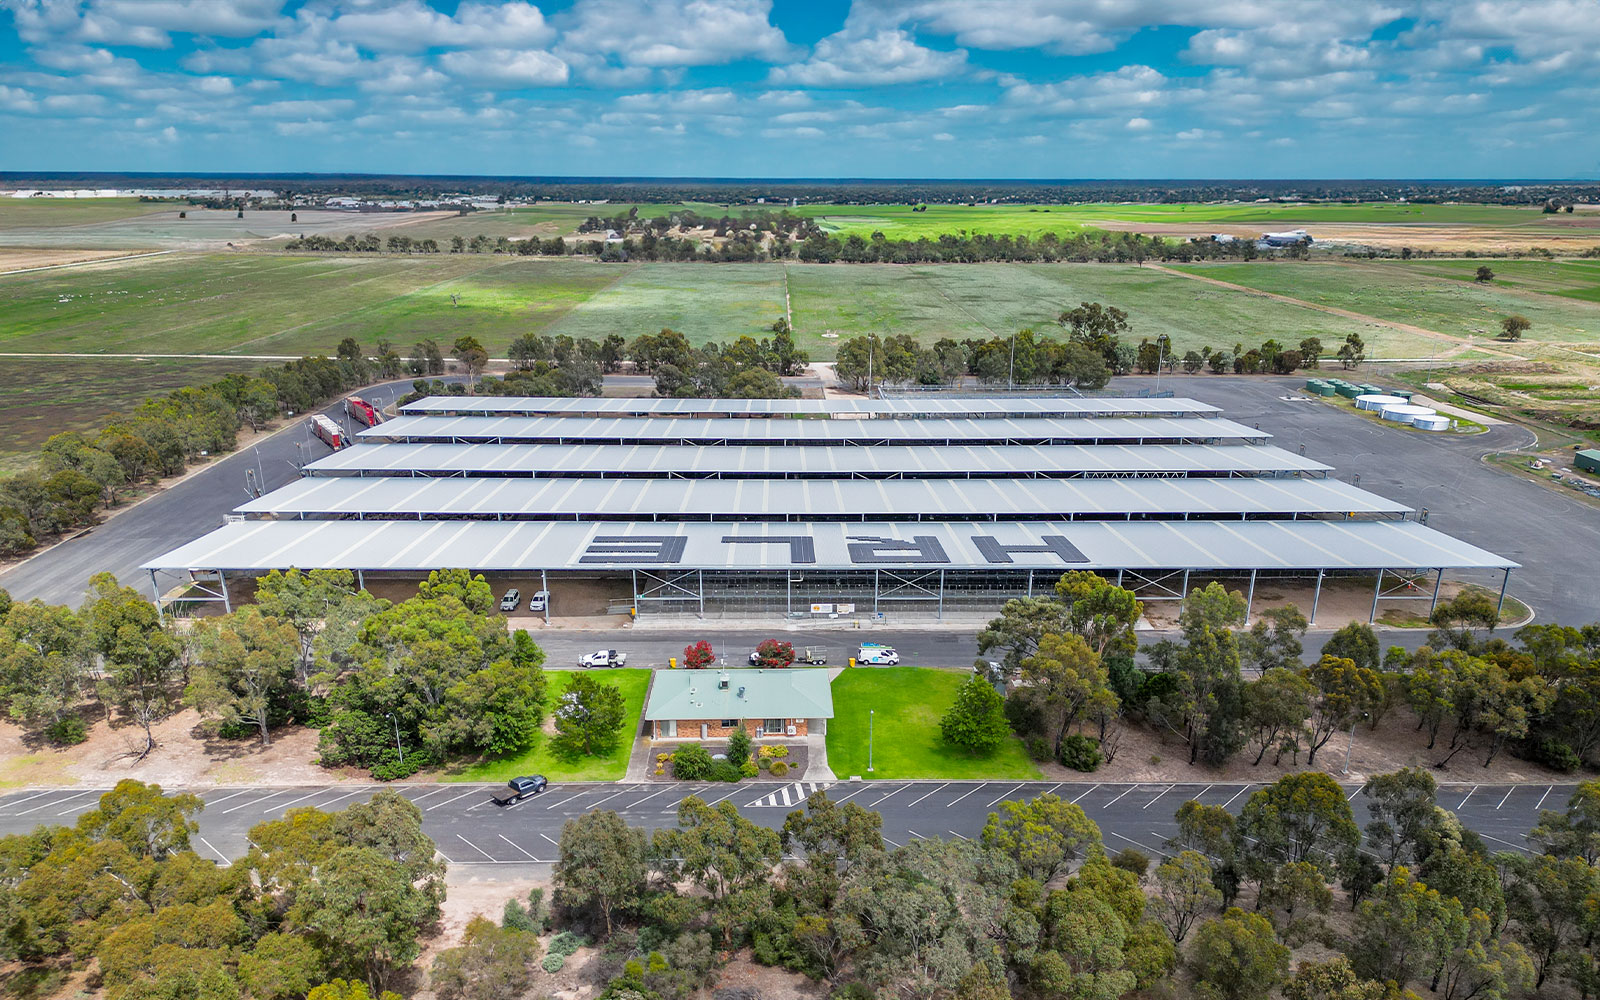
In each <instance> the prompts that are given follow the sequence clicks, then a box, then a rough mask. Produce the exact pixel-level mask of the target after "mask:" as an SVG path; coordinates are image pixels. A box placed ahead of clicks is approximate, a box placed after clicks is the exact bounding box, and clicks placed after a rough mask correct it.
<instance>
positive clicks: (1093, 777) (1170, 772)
mask: <svg viewBox="0 0 1600 1000" xmlns="http://www.w3.org/2000/svg"><path fill="white" fill-rule="evenodd" d="M1083 732H1084V733H1085V734H1086V735H1088V736H1097V735H1099V733H1098V730H1096V729H1095V728H1094V727H1092V726H1089V727H1085V728H1084V729H1083ZM1449 744H1450V724H1449V723H1448V722H1446V723H1445V724H1444V725H1443V726H1441V727H1440V729H1439V739H1438V742H1437V743H1436V744H1435V746H1434V748H1433V749H1432V750H1429V749H1428V736H1427V734H1426V733H1423V732H1418V731H1417V719H1416V716H1414V715H1412V714H1411V713H1410V712H1409V711H1408V710H1406V709H1405V708H1404V707H1396V708H1395V709H1393V710H1391V711H1390V712H1388V713H1387V714H1385V715H1384V717H1383V718H1382V720H1380V721H1379V723H1378V728H1377V729H1376V730H1373V729H1372V728H1371V727H1370V726H1368V725H1366V724H1365V723H1363V724H1362V725H1359V726H1357V727H1356V738H1355V745H1354V746H1350V731H1349V730H1343V731H1341V732H1337V733H1334V734H1333V736H1332V737H1331V738H1330V739H1329V740H1328V743H1327V745H1326V746H1324V747H1323V748H1322V749H1321V750H1319V751H1317V762H1316V765H1315V766H1312V765H1309V764H1307V763H1306V754H1305V753H1301V754H1300V756H1299V762H1298V763H1296V762H1295V761H1294V759H1293V758H1292V757H1290V756H1287V755H1285V756H1284V757H1283V758H1282V760H1281V761H1280V762H1279V763H1278V764H1276V765H1274V764H1273V753H1272V751H1268V752H1267V755H1266V758H1265V759H1264V760H1262V762H1261V763H1260V764H1259V765H1254V764H1252V763H1251V761H1253V760H1255V756H1256V749H1255V747H1248V748H1247V749H1246V750H1244V751H1241V752H1240V753H1239V754H1238V755H1237V756H1236V757H1234V758H1233V759H1232V760H1231V761H1229V762H1228V763H1227V764H1224V765H1223V766H1221V767H1208V766H1206V765H1204V764H1190V763H1189V762H1188V761H1189V748H1188V746H1187V745H1186V744H1185V743H1184V742H1183V740H1182V739H1181V738H1179V736H1178V735H1177V734H1175V733H1170V732H1166V731H1161V732H1156V731H1154V730H1152V729H1151V728H1150V727H1148V726H1143V725H1140V726H1132V725H1130V726H1127V727H1125V728H1124V730H1123V735H1122V743H1121V746H1120V747H1119V748H1118V750H1117V754H1116V758H1115V760H1113V761H1112V762H1111V763H1109V764H1103V765H1101V767H1100V769H1099V770H1098V771H1095V772H1094V773H1093V774H1084V773H1082V772H1079V771H1073V770H1071V769H1069V768H1065V767H1062V766H1060V765H1059V764H1053V763H1045V764H1041V765H1039V767H1040V769H1041V770H1042V771H1044V772H1045V774H1046V776H1047V777H1048V778H1049V779H1050V780H1052V781H1100V782H1123V781H1137V782H1151V783H1158V782H1197V781H1199V782H1217V783H1219V784H1220V783H1239V782H1269V781H1276V780H1277V779H1278V778H1280V777H1282V776H1283V775H1285V774H1288V773H1289V772H1291V771H1313V770H1315V771H1326V772H1327V773H1329V774H1332V775H1334V776H1335V777H1336V778H1339V779H1340V780H1342V781H1346V782H1352V783H1354V782H1360V781H1365V780H1366V779H1367V778H1369V777H1371V776H1372V775H1375V774H1388V773H1390V772H1392V771H1398V770H1399V769H1400V768H1402V767H1425V768H1428V769H1429V770H1430V771H1432V773H1433V776H1434V778H1435V779H1437V780H1438V781H1441V782H1448V781H1458V782H1459V781H1472V782H1507V783H1511V782H1558V781H1571V780H1572V778H1571V775H1563V774H1561V773H1559V772H1556V771H1552V770H1550V769H1549V768H1546V767H1543V766H1541V765H1539V764H1535V763H1533V762H1531V761H1526V760H1519V759H1517V758H1516V757H1513V756H1511V755H1510V754H1509V753H1508V752H1506V751H1501V752H1500V754H1499V755H1498V756H1496V757H1495V759H1494V763H1492V764H1491V765H1489V766H1488V767H1484V766H1483V758H1484V754H1485V753H1486V752H1487V747H1480V746H1478V745H1476V744H1474V745H1473V746H1472V747H1470V748H1468V749H1465V750H1462V751H1461V752H1460V753H1457V754H1456V755H1455V756H1454V757H1450V759H1449V763H1448V764H1447V765H1446V766H1445V767H1443V768H1439V767H1437V766H1436V765H1437V764H1438V763H1439V762H1440V761H1443V760H1445V759H1446V758H1447V757H1449V755H1450V750H1449ZM1347 747H1349V750H1350V773H1349V775H1348V776H1345V775H1344V774H1342V773H1341V772H1342V770H1343V768H1344V761H1345V750H1346V748H1347Z"/></svg>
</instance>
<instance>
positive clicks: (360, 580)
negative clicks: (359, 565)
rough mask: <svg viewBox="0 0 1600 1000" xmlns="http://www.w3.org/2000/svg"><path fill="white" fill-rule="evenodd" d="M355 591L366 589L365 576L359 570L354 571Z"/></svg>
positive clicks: (363, 572) (364, 573)
mask: <svg viewBox="0 0 1600 1000" xmlns="http://www.w3.org/2000/svg"><path fill="white" fill-rule="evenodd" d="M356 589H357V590H366V589H367V574H366V572H365V571H363V570H359V569H358V570H356Z"/></svg>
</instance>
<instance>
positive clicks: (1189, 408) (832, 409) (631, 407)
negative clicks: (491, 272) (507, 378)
mask: <svg viewBox="0 0 1600 1000" xmlns="http://www.w3.org/2000/svg"><path fill="white" fill-rule="evenodd" d="M400 412H402V413H463V414H483V415H491V414H515V415H520V416H528V417H537V416H545V415H549V416H570V415H606V414H609V415H612V416H626V415H630V414H632V415H637V416H674V415H677V416H703V417H710V416H741V415H748V416H834V415H842V416H852V417H924V416H926V417H1009V416H1032V417H1038V416H1080V417H1115V416H1169V417H1179V416H1205V415H1207V414H1217V413H1221V412H1222V410H1221V409H1220V408H1218V407H1215V406H1212V405H1210V404H1209V403H1201V402H1197V401H1195V400H1193V399H1127V398H1098V397H1094V398H1090V397H1078V396H1073V397H1062V396H1050V397H1044V398H1039V397H1029V396H1023V397H1010V396H1001V397H983V396H955V397H951V396H936V395H929V396H927V397H925V398H916V399H650V398H640V399H617V398H594V397H575V398H568V397H564V396H555V397H552V396H429V397H427V398H426V399H419V400H416V401H415V402H411V403H406V404H405V405H404V406H401V407H400Z"/></svg>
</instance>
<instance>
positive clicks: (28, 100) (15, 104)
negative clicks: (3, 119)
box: [0, 84, 39, 111]
mask: <svg viewBox="0 0 1600 1000" xmlns="http://www.w3.org/2000/svg"><path fill="white" fill-rule="evenodd" d="M38 109H39V102H38V101H35V100H34V99H33V94H31V93H29V92H28V91H26V90H23V89H22V88H21V87H7V86H6V85H4V84H0V111H37V110H38Z"/></svg>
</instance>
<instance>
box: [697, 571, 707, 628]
mask: <svg viewBox="0 0 1600 1000" xmlns="http://www.w3.org/2000/svg"><path fill="white" fill-rule="evenodd" d="M694 589H695V596H696V597H698V598H700V617H701V618H705V616H706V571H705V570H703V569H697V570H695V571H694Z"/></svg>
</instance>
